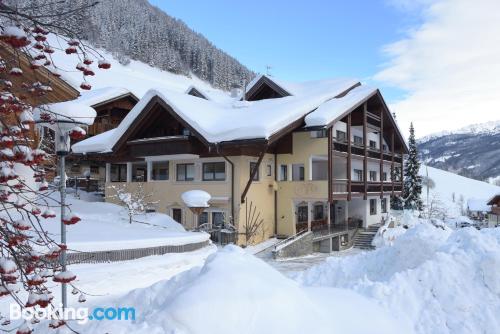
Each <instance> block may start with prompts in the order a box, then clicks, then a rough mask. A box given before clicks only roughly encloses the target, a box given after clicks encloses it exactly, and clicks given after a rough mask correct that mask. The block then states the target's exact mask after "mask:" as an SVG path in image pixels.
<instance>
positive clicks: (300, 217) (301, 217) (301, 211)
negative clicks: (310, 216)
mask: <svg viewBox="0 0 500 334" xmlns="http://www.w3.org/2000/svg"><path fill="white" fill-rule="evenodd" d="M297 221H298V222H307V205H301V206H298V207H297Z"/></svg>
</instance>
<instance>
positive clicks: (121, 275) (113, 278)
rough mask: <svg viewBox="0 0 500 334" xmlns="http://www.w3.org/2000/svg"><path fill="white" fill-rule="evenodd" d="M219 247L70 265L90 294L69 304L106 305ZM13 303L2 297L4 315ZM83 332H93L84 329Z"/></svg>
mask: <svg viewBox="0 0 500 334" xmlns="http://www.w3.org/2000/svg"><path fill="white" fill-rule="evenodd" d="M215 251H216V247H215V246H213V245H210V246H207V247H205V248H202V249H199V250H196V251H193V252H187V253H172V254H165V255H159V256H149V257H145V258H141V259H137V260H132V261H123V262H111V263H99V264H74V265H70V266H69V267H68V268H69V269H70V270H71V271H72V272H73V273H75V274H76V275H77V279H76V281H75V283H74V284H75V286H76V287H78V289H80V290H81V291H83V292H84V293H85V294H88V295H87V302H86V303H84V304H81V303H78V297H79V295H78V294H77V295H73V294H68V305H69V306H71V307H88V306H90V305H99V306H105V302H106V301H107V300H108V299H109V298H110V296H113V295H120V294H125V293H127V292H129V291H130V290H132V289H136V288H144V287H147V286H150V285H152V284H155V283H157V282H159V281H162V280H168V279H170V278H172V277H173V276H175V275H177V274H179V273H182V272H184V271H187V270H190V269H191V268H194V267H198V266H202V265H203V263H204V262H205V260H206V258H207V257H208V256H209V255H210V254H212V253H214V252H215ZM69 291H71V288H69ZM52 292H53V294H54V298H55V300H60V289H59V288H58V286H55V288H54V289H53V290H52ZM20 297H21V300H26V298H27V297H26V295H25V294H22V293H21V296H20ZM11 303H13V300H12V299H11V298H10V297H3V298H2V299H0V313H1V314H2V315H8V314H9V306H10V304H11ZM15 325H16V322H14V323H13V326H15ZM46 325H47V324H42V325H40V327H39V328H38V329H37V331H36V333H39V332H42V333H43V332H44V331H45V330H47V328H46ZM4 329H5V328H4ZM47 332H48V333H54V330H47ZM80 333H91V332H88V331H85V330H83V331H81V332H80Z"/></svg>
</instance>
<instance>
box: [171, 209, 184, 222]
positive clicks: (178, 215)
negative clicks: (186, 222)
mask: <svg viewBox="0 0 500 334" xmlns="http://www.w3.org/2000/svg"><path fill="white" fill-rule="evenodd" d="M172 218H173V219H174V220H175V221H176V222H178V223H179V224H182V210H181V209H172Z"/></svg>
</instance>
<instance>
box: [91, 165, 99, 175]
mask: <svg viewBox="0 0 500 334" xmlns="http://www.w3.org/2000/svg"><path fill="white" fill-rule="evenodd" d="M90 173H91V174H99V166H96V165H92V166H90Z"/></svg>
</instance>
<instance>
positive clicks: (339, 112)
mask: <svg viewBox="0 0 500 334" xmlns="http://www.w3.org/2000/svg"><path fill="white" fill-rule="evenodd" d="M376 93H377V88H373V87H370V86H358V87H356V88H354V89H352V90H351V91H349V93H347V94H346V95H345V96H343V97H338V98H334V99H331V100H330V101H327V102H325V103H323V104H322V105H320V106H319V107H318V109H316V110H315V111H313V112H312V113H310V114H308V115H307V116H306V118H305V121H306V126H310V127H312V126H323V125H327V124H330V123H332V122H333V121H335V120H337V119H339V118H342V117H343V116H344V114H345V113H347V112H349V111H352V110H353V109H355V108H357V107H358V106H359V105H361V104H362V103H363V102H365V101H366V100H368V99H369V98H370V97H372V96H373V95H375V94H376Z"/></svg>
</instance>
